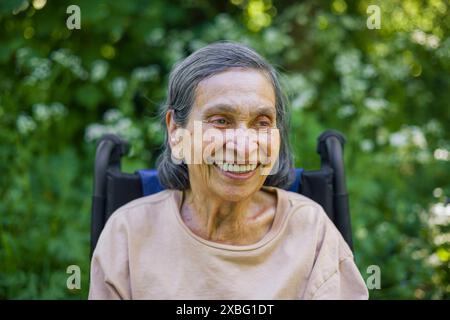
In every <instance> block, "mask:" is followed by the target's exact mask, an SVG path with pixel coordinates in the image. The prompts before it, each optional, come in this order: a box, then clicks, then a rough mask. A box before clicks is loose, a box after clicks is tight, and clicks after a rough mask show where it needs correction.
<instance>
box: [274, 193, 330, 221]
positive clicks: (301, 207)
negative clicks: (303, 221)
mask: <svg viewBox="0 0 450 320" xmlns="http://www.w3.org/2000/svg"><path fill="white" fill-rule="evenodd" d="M277 191H278V195H279V197H281V198H282V199H283V200H284V202H285V203H286V205H285V207H286V210H288V211H289V212H291V213H293V214H294V215H302V216H303V217H305V218H306V217H310V218H311V217H312V218H321V219H323V218H326V217H327V214H326V213H325V211H324V209H323V208H322V206H321V205H320V204H319V203H317V202H315V201H314V200H312V199H310V198H308V197H306V196H304V195H302V194H300V193H298V192H292V191H287V190H284V189H279V188H277Z"/></svg>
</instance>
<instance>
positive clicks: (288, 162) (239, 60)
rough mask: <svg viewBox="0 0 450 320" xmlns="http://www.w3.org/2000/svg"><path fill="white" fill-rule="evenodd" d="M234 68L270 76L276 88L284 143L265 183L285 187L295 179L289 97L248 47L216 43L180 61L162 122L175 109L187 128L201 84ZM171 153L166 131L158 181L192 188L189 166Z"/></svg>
mask: <svg viewBox="0 0 450 320" xmlns="http://www.w3.org/2000/svg"><path fill="white" fill-rule="evenodd" d="M231 68H244V69H253V70H258V71H261V72H263V73H264V74H265V75H266V76H268V77H269V78H270V81H271V83H272V85H273V88H274V91H275V109H276V115H277V116H276V118H277V128H278V130H279V132H280V140H281V141H280V143H281V144H280V152H279V156H278V160H277V161H278V171H277V172H276V173H275V174H271V175H269V176H267V178H266V180H265V182H264V185H266V186H274V187H279V188H286V187H288V186H289V185H290V184H291V183H292V180H293V160H292V153H291V148H290V144H289V139H288V127H289V113H288V110H287V105H286V97H285V95H284V94H283V92H282V90H281V85H280V83H279V80H278V74H277V72H276V70H275V69H274V68H273V67H272V66H271V65H270V64H269V63H268V62H266V61H265V60H264V59H263V58H262V57H261V56H260V55H259V54H258V53H256V52H255V51H254V50H252V49H250V48H248V47H247V46H244V45H242V44H239V43H233V42H230V41H220V42H215V43H212V44H210V45H208V46H206V47H203V48H201V49H199V50H197V51H195V52H194V53H192V54H191V55H190V56H188V57H187V58H186V59H184V60H182V61H181V62H179V63H178V64H177V65H176V66H175V67H174V68H173V70H172V72H171V73H170V76H169V84H168V93H167V101H166V104H165V105H164V106H163V108H162V110H161V118H162V122H163V125H165V115H166V112H167V111H169V110H173V119H174V121H175V123H176V124H178V125H180V126H181V127H185V126H186V125H187V122H188V118H189V114H190V112H191V110H192V106H193V105H194V101H195V94H196V89H197V86H198V84H199V83H200V82H201V81H202V80H204V79H206V78H208V77H211V76H213V75H216V74H218V73H221V72H224V71H226V70H229V69H231ZM171 153H172V151H171V148H170V144H169V141H168V136H167V131H166V136H165V139H164V145H163V151H162V153H161V155H160V156H159V157H158V160H157V169H158V177H159V181H160V183H161V184H162V185H163V186H164V187H166V188H168V189H178V190H186V189H189V188H190V183H189V174H188V168H187V165H186V164H184V163H181V164H176V163H174V162H173V161H172V158H171Z"/></svg>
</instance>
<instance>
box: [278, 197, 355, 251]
mask: <svg viewBox="0 0 450 320" xmlns="http://www.w3.org/2000/svg"><path fill="white" fill-rule="evenodd" d="M278 192H279V194H280V195H281V196H282V197H283V198H284V199H285V200H286V201H285V202H286V203H287V208H286V210H287V216H288V223H287V225H288V226H289V228H290V229H293V230H297V231H298V232H295V234H296V235H297V236H298V237H303V236H307V237H310V238H311V239H316V241H317V242H318V243H317V244H318V245H319V246H322V245H326V246H332V247H333V246H336V248H335V249H338V247H341V248H340V251H341V252H340V254H342V255H343V256H351V255H352V253H351V250H350V249H349V248H348V246H347V244H346V243H345V240H344V239H343V238H342V236H341V234H340V232H339V231H338V230H337V228H336V226H335V225H334V223H333V222H332V221H331V219H330V218H329V216H328V215H327V213H326V212H325V210H324V209H323V208H322V206H321V205H320V204H319V203H317V202H315V201H314V200H312V199H310V198H308V197H306V196H304V195H301V194H299V193H296V192H291V191H286V190H281V189H279V191H278Z"/></svg>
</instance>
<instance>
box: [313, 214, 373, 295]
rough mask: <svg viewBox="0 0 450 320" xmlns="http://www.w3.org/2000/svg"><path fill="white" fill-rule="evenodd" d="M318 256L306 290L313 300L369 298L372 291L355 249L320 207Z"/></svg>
mask: <svg viewBox="0 0 450 320" xmlns="http://www.w3.org/2000/svg"><path fill="white" fill-rule="evenodd" d="M320 211H321V213H320V214H321V215H322V217H323V219H322V222H321V226H320V227H319V232H318V234H319V237H318V238H319V242H318V244H317V247H316V258H315V261H314V266H313V269H312V271H311V273H310V276H309V283H308V286H307V289H306V292H305V296H304V297H305V298H306V299H313V300H367V299H368V297H369V293H368V290H367V287H366V285H365V282H364V279H363V278H362V276H361V274H360V272H359V270H358V268H357V266H356V264H355V261H354V257H353V253H352V251H351V249H350V248H349V246H348V245H347V243H346V242H345V240H344V238H343V237H342V235H341V234H340V232H339V231H338V230H337V228H336V227H335V225H334V224H333V222H332V221H331V220H330V219H329V218H328V216H326V213H325V212H324V211H323V209H322V208H320Z"/></svg>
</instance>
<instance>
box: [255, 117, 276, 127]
mask: <svg viewBox="0 0 450 320" xmlns="http://www.w3.org/2000/svg"><path fill="white" fill-rule="evenodd" d="M256 124H257V126H258V127H270V126H272V122H271V121H270V120H268V119H261V120H258V121H256Z"/></svg>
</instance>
